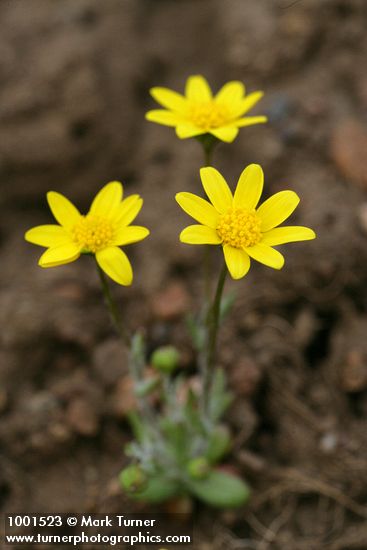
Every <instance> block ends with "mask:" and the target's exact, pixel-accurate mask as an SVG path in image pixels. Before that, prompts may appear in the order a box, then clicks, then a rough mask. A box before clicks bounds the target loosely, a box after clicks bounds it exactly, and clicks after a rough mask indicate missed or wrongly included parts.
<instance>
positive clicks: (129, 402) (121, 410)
mask: <svg viewBox="0 0 367 550" xmlns="http://www.w3.org/2000/svg"><path fill="white" fill-rule="evenodd" d="M136 406H137V403H136V398H135V396H134V384H133V381H132V379H131V377H130V376H129V375H126V376H123V377H122V378H120V380H119V381H118V382H117V384H116V388H115V390H114V392H113V394H112V396H111V412H112V414H113V416H115V417H116V418H118V419H123V418H125V417H126V415H127V414H128V413H129V412H130V411H132V410H134V409H136Z"/></svg>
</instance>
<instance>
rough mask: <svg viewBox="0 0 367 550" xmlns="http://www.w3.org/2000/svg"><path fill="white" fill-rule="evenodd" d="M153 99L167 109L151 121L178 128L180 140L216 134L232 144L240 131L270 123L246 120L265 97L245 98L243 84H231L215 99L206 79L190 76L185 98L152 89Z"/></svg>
mask: <svg viewBox="0 0 367 550" xmlns="http://www.w3.org/2000/svg"><path fill="white" fill-rule="evenodd" d="M150 93H151V95H152V96H153V98H154V99H155V100H156V101H157V102H158V103H159V104H160V105H162V106H163V107H165V108H166V109H167V110H165V109H156V110H154V111H149V112H148V113H147V114H146V115H145V116H146V118H147V120H150V121H152V122H157V123H158V124H163V125H165V126H173V127H176V134H177V136H178V137H179V138H181V139H185V138H190V137H194V136H199V135H201V134H207V133H209V134H212V135H213V136H215V137H216V138H217V139H220V140H222V141H227V142H231V141H233V140H234V139H235V137H236V136H237V134H238V130H239V128H242V127H244V126H251V125H253V124H260V123H263V122H266V121H267V118H266V116H249V117H248V116H244V115H245V114H246V113H247V112H248V111H249V110H250V109H251V108H252V107H253V106H254V105H255V104H256V103H257V102H258V101H259V100H260V99H261V98H262V96H263V95H264V94H263V92H253V93H251V94H249V95H248V96H245V87H244V85H243V84H242V82H237V81H233V82H228V83H227V84H225V85H224V86H223V88H222V89H221V90H220V91H219V92H218V93H217V95H215V96H214V97H213V94H212V91H211V89H210V87H209V84H208V82H207V81H206V80H205V78H204V77H202V76H200V75H199V76H190V77H189V78H188V79H187V82H186V89H185V96H182V95H181V94H178V93H177V92H174V91H173V90H169V89H168V88H152V89H151V90H150Z"/></svg>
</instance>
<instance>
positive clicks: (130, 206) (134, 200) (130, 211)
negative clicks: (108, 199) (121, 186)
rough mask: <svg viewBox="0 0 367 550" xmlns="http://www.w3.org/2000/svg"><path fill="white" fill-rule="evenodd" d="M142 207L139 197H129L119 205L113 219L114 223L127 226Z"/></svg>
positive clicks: (141, 200)
mask: <svg viewBox="0 0 367 550" xmlns="http://www.w3.org/2000/svg"><path fill="white" fill-rule="evenodd" d="M142 206H143V199H142V198H141V197H140V196H139V195H130V197H127V198H126V199H124V200H123V201H122V202H121V203H120V205H119V207H118V209H117V211H116V214H115V217H114V221H115V223H116V224H118V225H120V226H126V225H129V223H131V222H132V221H133V220H134V219H135V218H136V216H137V215H138V214H139V212H140V210H141V207H142Z"/></svg>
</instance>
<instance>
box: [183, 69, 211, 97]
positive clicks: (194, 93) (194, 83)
mask: <svg viewBox="0 0 367 550" xmlns="http://www.w3.org/2000/svg"><path fill="white" fill-rule="evenodd" d="M185 95H186V97H187V99H189V100H191V101H200V102H201V101H203V102H205V101H210V100H211V99H212V98H213V95H212V91H211V89H210V86H209V84H208V82H207V80H206V79H205V78H204V77H203V76H201V75H195V76H190V77H189V78H188V79H187V81H186V88H185Z"/></svg>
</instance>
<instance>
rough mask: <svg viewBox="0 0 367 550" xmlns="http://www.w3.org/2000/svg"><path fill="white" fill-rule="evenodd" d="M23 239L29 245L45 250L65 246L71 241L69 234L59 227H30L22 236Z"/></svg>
mask: <svg viewBox="0 0 367 550" xmlns="http://www.w3.org/2000/svg"><path fill="white" fill-rule="evenodd" d="M24 238H25V240H26V241H28V242H29V243H33V244H38V245H39V246H45V247H47V248H48V247H50V246H58V245H60V244H66V243H67V242H69V241H70V240H71V239H70V235H69V233H68V232H67V231H65V229H64V228H63V227H61V225H38V226H37V227H32V229H29V231H27V233H26V234H25V235H24Z"/></svg>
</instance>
